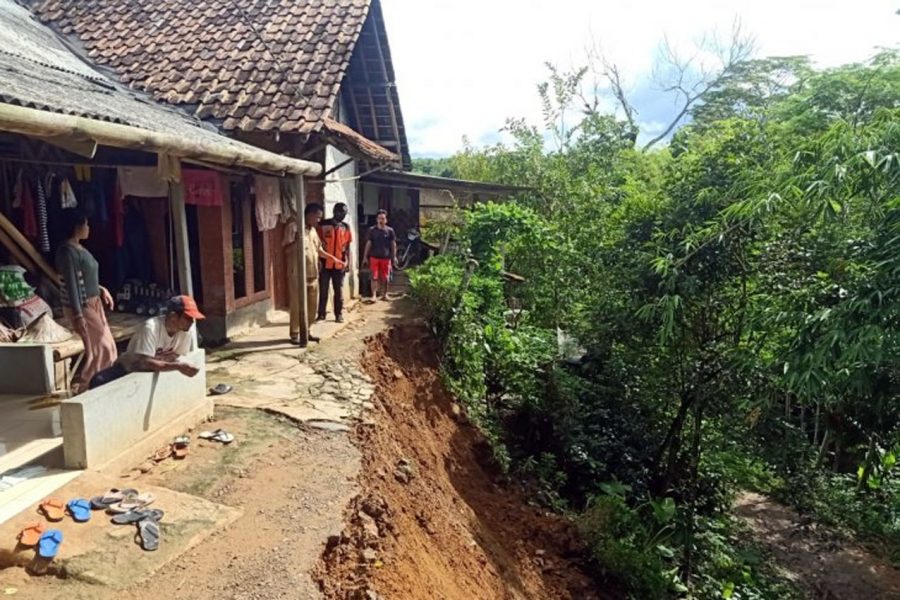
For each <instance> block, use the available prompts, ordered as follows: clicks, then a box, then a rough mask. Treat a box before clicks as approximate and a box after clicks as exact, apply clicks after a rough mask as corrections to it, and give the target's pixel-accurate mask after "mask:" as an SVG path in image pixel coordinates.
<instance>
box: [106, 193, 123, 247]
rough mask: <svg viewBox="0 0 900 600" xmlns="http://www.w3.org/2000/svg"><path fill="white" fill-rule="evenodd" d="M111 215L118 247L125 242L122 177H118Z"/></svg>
mask: <svg viewBox="0 0 900 600" xmlns="http://www.w3.org/2000/svg"><path fill="white" fill-rule="evenodd" d="M109 212H110V216H111V217H112V221H113V233H114V237H115V240H116V248H121V247H122V246H123V245H124V244H125V194H123V193H122V179H121V177H120V178H117V179H116V193H115V194H113V200H112V203H111V206H110V211H109Z"/></svg>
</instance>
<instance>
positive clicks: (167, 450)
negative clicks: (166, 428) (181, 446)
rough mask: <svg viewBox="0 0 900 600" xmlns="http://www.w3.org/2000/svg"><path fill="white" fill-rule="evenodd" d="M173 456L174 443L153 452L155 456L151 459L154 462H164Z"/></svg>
mask: <svg viewBox="0 0 900 600" xmlns="http://www.w3.org/2000/svg"><path fill="white" fill-rule="evenodd" d="M170 456H172V445H171V444H169V445H166V446H163V447H162V448H160V449H159V450H157V451H156V452H154V453H153V456H151V457H150V460H152V461H153V462H162V461H164V460H166V459H167V458H169V457H170Z"/></svg>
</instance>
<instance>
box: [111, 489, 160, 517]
mask: <svg viewBox="0 0 900 600" xmlns="http://www.w3.org/2000/svg"><path fill="white" fill-rule="evenodd" d="M154 500H156V497H154V496H153V494H149V493H145V494H134V495H131V496H127V497H126V498H125V499H124V500H122V501H121V502H117V503H115V504H110V505H109V507H108V508H107V510H108V511H109V512H111V513H117V514H121V513H127V512H130V511H133V510H140V509H142V508H144V507H145V506H149V505H150V504H152V503H153V501H154Z"/></svg>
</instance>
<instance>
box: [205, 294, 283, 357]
mask: <svg viewBox="0 0 900 600" xmlns="http://www.w3.org/2000/svg"><path fill="white" fill-rule="evenodd" d="M270 310H272V300H271V299H270V298H266V299H264V300H260V301H259V302H254V303H253V304H249V305H247V306H242V307H241V308H236V309H234V310H232V311H231V312H229V313H228V315H227V316H225V317H216V316H210V315H207V317H206V319H204V320H202V321H200V322H199V323H198V326H199V331H200V335H201V336H202V337H203V345H204V346H218V345H221V344H223V343H225V342H227V341H228V340H229V339H232V338H234V337H236V336H239V335H243V334H245V333H249V332H251V331H253V330H254V329H256V328H258V327H262V326H264V325H265V324H266V323H267V322H268V321H267V320H266V315H267V314H268V313H269V311H270Z"/></svg>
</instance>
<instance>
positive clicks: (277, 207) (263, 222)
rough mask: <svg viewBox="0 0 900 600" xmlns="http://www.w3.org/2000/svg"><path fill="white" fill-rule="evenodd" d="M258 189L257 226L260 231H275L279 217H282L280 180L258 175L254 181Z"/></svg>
mask: <svg viewBox="0 0 900 600" xmlns="http://www.w3.org/2000/svg"><path fill="white" fill-rule="evenodd" d="M254 186H255V188H256V225H257V227H259V230H260V231H268V230H270V229H275V226H276V225H278V216H279V215H281V190H280V188H279V185H278V179H276V178H275V177H263V176H261V175H257V176H256V178H255V181H254Z"/></svg>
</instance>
